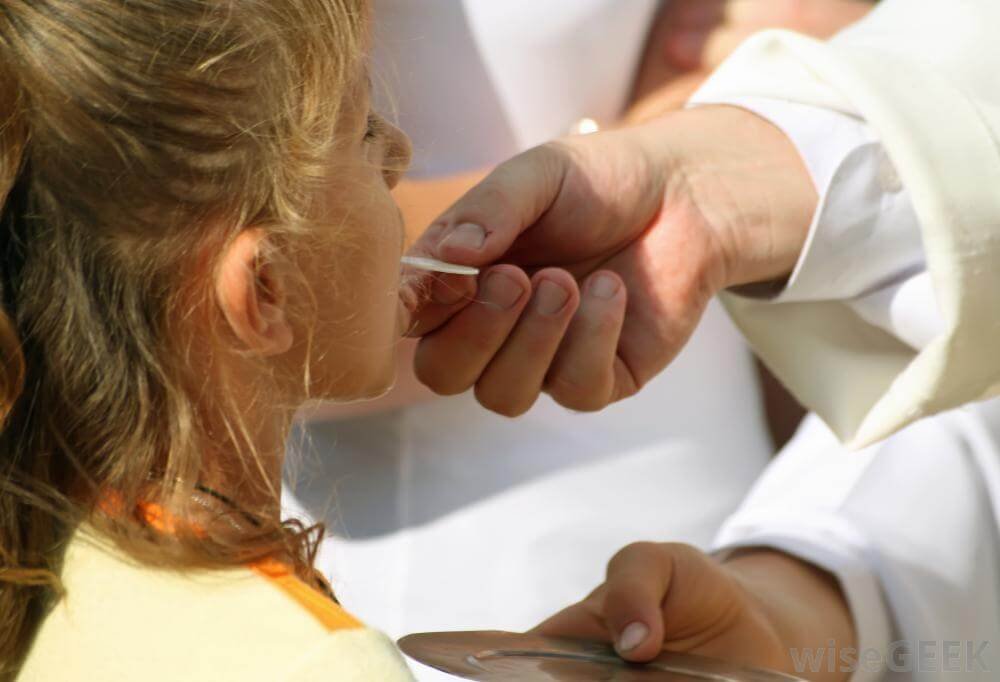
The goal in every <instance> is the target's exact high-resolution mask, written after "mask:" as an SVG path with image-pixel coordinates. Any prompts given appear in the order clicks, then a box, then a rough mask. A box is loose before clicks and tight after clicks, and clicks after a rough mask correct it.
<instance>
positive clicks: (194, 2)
mask: <svg viewBox="0 0 1000 682" xmlns="http://www.w3.org/2000/svg"><path fill="white" fill-rule="evenodd" d="M365 24H366V12H365V9H364V7H363V5H362V2H361V0H283V1H282V2H264V1H259V0H240V1H238V2H235V1H232V0H130V1H129V2H125V1H124V0H5V2H3V3H2V4H0V86H2V87H0V93H2V94H0V97H2V101H0V120H2V129H0V197H2V198H3V216H2V225H0V290H2V304H3V314H2V316H0V341H2V343H0V352H2V374H0V406H2V415H3V420H4V421H3V428H2V432H0V467H2V470H0V614H2V616H0V617H2V620H0V678H2V679H4V680H10V679H13V678H14V677H17V678H18V679H21V680H31V681H35V680H102V681H113V680H140V679H141V680H148V681H153V680H208V679H212V680H268V681H272V680H279V679H280V680H314V679H331V680H339V681H344V680H388V681H391V680H402V679H410V675H409V673H408V672H407V670H406V667H405V665H404V664H403V663H402V661H401V659H400V657H399V656H398V654H396V653H395V651H394V650H393V649H392V647H391V645H390V643H389V642H388V641H387V640H386V639H384V638H383V637H382V636H381V635H378V634H375V633H373V632H372V631H369V630H366V629H364V628H363V627H362V626H360V625H359V624H358V623H357V622H356V621H355V620H354V619H353V618H352V617H351V616H350V615H348V614H347V613H345V612H344V611H342V610H341V609H340V608H339V606H338V605H337V604H336V602H335V600H334V599H333V598H332V596H331V595H330V593H329V592H328V591H327V590H326V589H325V588H324V585H323V582H322V581H321V580H320V579H318V578H316V577H315V576H314V573H313V571H312V569H311V560H312V551H313V550H312V548H313V547H314V540H315V535H316V534H315V532H312V531H311V530H307V529H303V528H301V527H294V526H289V525H287V524H283V523H282V522H281V519H280V516H279V503H278V493H279V473H280V471H281V464H282V457H283V451H284V441H285V435H286V432H287V429H288V426H289V423H290V421H291V418H292V414H293V412H294V411H295V409H296V407H297V406H298V405H299V404H301V403H302V402H303V401H304V400H306V399H311V398H328V399H338V400H351V399H358V398H364V397H370V396H374V395H378V394H379V393H381V392H383V391H384V390H385V389H386V388H387V387H388V386H389V385H390V383H391V381H392V374H393V365H394V358H395V354H394V346H395V342H396V340H397V338H398V336H399V332H400V328H401V326H402V323H403V321H404V320H403V315H402V307H401V306H400V304H399V299H398V287H399V281H398V280H399V256H400V255H401V254H400V250H401V244H402V226H401V224H400V219H399V214H398V211H397V209H396V207H395V205H394V204H393V202H392V199H391V197H390V194H389V190H390V188H391V187H392V186H393V185H394V184H395V182H396V180H397V177H398V172H399V170H400V169H401V168H402V167H403V166H405V164H406V162H407V159H408V153H409V152H408V146H407V142H406V140H405V138H403V137H402V135H401V134H400V133H399V132H398V131H396V130H394V129H393V128H391V127H390V126H387V125H385V124H384V123H383V122H382V121H381V119H379V118H378V117H377V116H375V115H374V114H373V113H372V112H371V111H370V109H369V105H368V82H367V77H366V74H365V68H364V58H363V57H364V50H363V47H364V45H363V43H364V33H365Z"/></svg>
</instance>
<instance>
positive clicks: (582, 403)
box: [546, 374, 608, 412]
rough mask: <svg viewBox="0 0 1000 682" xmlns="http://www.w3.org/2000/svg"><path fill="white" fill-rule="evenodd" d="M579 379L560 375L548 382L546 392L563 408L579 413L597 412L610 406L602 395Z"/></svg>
mask: <svg viewBox="0 0 1000 682" xmlns="http://www.w3.org/2000/svg"><path fill="white" fill-rule="evenodd" d="M590 383H591V382H587V381H582V380H580V379H579V378H578V377H574V376H567V375H564V374H558V375H555V376H553V377H551V378H550V379H549V380H548V381H547V382H546V392H547V393H548V394H549V395H550V396H552V399H553V400H555V401H556V402H557V403H559V404H560V405H562V406H563V407H565V408H567V409H570V410H576V411H577V412H596V411H598V410H600V409H603V408H604V407H606V406H607V405H608V401H607V399H606V398H605V397H604V396H603V395H602V393H601V392H600V391H598V390H596V389H595V388H594V387H593V386H591V385H590Z"/></svg>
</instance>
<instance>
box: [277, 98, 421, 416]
mask: <svg viewBox="0 0 1000 682" xmlns="http://www.w3.org/2000/svg"><path fill="white" fill-rule="evenodd" d="M357 92H358V94H357V96H354V97H350V98H348V100H347V102H346V103H345V107H344V110H343V112H342V115H341V121H340V123H339V125H338V135H339V138H340V140H341V143H340V144H339V145H338V147H337V151H336V158H335V159H334V160H333V172H332V173H331V174H330V176H329V180H328V182H327V186H326V188H325V189H323V190H322V192H321V196H320V197H319V200H318V202H317V211H318V215H317V216H316V217H315V219H316V223H317V227H316V229H315V242H314V243H311V244H310V245H309V247H310V248H308V249H306V253H303V254H302V255H301V257H300V258H299V259H297V260H299V263H298V265H299V266H300V268H301V270H302V273H303V274H304V275H305V279H306V283H307V284H308V288H309V289H310V290H311V291H310V292H303V293H304V295H305V296H307V297H312V298H313V300H312V301H310V302H309V305H310V307H311V306H312V305H315V306H316V309H315V313H313V314H310V315H306V316H304V318H305V319H311V320H312V321H314V323H313V325H312V328H311V329H303V330H296V334H295V336H296V339H298V340H299V343H298V347H299V348H300V350H301V351H302V353H303V355H299V354H298V353H296V355H298V356H299V357H300V358H302V359H303V362H304V363H305V365H306V367H307V369H308V371H309V383H310V386H309V395H310V397H313V398H324V399H331V400H357V399H363V398H371V397H375V396H378V395H380V394H382V393H384V392H385V391H386V390H388V389H389V388H390V387H391V386H392V383H393V381H394V380H395V367H396V346H397V343H398V341H399V339H400V336H401V334H402V332H403V331H404V325H405V324H406V312H405V309H404V307H403V305H402V304H401V302H400V299H399V285H400V263H399V259H400V257H401V256H402V252H403V245H404V231H403V219H402V216H401V214H400V212H399V208H398V207H397V205H396V202H395V201H394V200H393V198H392V195H391V193H390V190H391V189H392V188H393V187H394V186H395V185H396V183H397V182H398V180H399V178H400V176H401V175H402V173H403V171H404V170H405V169H406V166H407V165H408V164H409V161H410V144H409V140H408V138H407V137H406V136H405V135H404V134H403V133H402V132H400V131H399V130H398V129H397V128H395V127H394V126H392V125H390V124H389V123H387V122H386V121H385V120H383V119H382V118H381V117H380V116H378V115H377V114H375V113H374V112H373V111H372V110H371V109H370V103H369V94H368V86H367V82H365V83H364V86H363V87H359V88H358V89H357Z"/></svg>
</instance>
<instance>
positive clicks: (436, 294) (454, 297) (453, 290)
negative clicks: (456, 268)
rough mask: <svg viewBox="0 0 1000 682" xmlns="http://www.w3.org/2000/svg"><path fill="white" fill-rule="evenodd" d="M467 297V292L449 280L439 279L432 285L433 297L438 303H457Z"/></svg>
mask: <svg viewBox="0 0 1000 682" xmlns="http://www.w3.org/2000/svg"><path fill="white" fill-rule="evenodd" d="M463 298H465V292H464V291H463V290H462V289H459V288H458V287H456V286H453V285H451V284H449V283H448V282H446V281H444V280H442V279H437V280H434V284H433V285H432V286H431V299H432V300H433V301H434V302H435V303H437V304H438V305H455V304H456V303H458V302H459V301H461V300H462V299H463Z"/></svg>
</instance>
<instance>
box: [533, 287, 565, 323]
mask: <svg viewBox="0 0 1000 682" xmlns="http://www.w3.org/2000/svg"><path fill="white" fill-rule="evenodd" d="M568 300H569V292H568V291H566V290H565V289H563V288H562V287H561V286H559V285H558V284H556V283H555V282H553V281H552V280H549V279H543V280H542V281H541V284H539V285H538V291H536V292H535V310H537V311H538V312H540V313H541V314H542V315H555V314H556V313H558V312H559V311H560V310H562V309H563V308H565V307H566V302H567V301H568Z"/></svg>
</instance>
